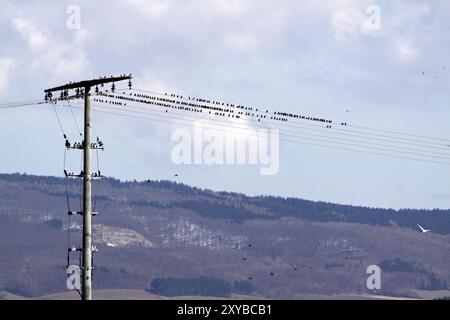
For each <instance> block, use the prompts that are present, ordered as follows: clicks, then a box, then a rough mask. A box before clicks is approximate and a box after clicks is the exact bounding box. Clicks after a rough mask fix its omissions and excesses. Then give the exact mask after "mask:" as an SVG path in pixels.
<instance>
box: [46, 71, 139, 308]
mask: <svg viewBox="0 0 450 320" xmlns="http://www.w3.org/2000/svg"><path fill="white" fill-rule="evenodd" d="M131 78H132V77H131V75H129V76H126V75H122V76H119V77H109V78H107V77H104V78H99V79H92V80H85V81H80V82H76V83H68V84H65V85H62V86H58V87H54V88H50V89H46V90H44V92H45V94H46V96H45V98H46V101H48V100H52V92H55V91H61V98H60V100H65V99H77V98H81V97H83V96H84V139H83V142H82V143H81V144H78V146H75V145H74V147H71V146H70V144H69V145H67V144H66V146H67V147H68V148H75V149H82V150H83V153H84V157H83V159H84V164H83V165H84V166H83V172H81V173H80V174H79V175H73V174H67V173H66V176H76V177H80V178H83V210H82V212H79V214H81V215H82V216H83V243H82V247H81V248H80V249H79V250H78V251H81V252H82V259H81V266H80V267H81V271H82V272H81V299H82V300H91V299H92V269H93V266H92V261H93V259H92V252H93V246H92V215H93V212H92V197H91V194H92V178H100V177H101V174H100V172H98V173H94V174H92V173H91V150H92V149H100V148H101V149H103V146H102V145H100V146H99V145H97V144H96V143H91V125H92V124H91V102H90V92H91V88H92V87H94V86H95V87H96V92H98V85H101V86H103V85H104V84H105V83H109V82H112V83H113V88H114V87H115V85H114V83H115V82H118V81H123V80H129V84H128V85H129V86H130V87H131ZM73 89H75V90H76V94H75V95H70V94H69V90H73ZM113 91H114V89H113ZM54 100H55V101H57V100H58V99H54ZM69 214H72V212H69ZM69 228H70V226H69ZM69 250H70V249H69Z"/></svg>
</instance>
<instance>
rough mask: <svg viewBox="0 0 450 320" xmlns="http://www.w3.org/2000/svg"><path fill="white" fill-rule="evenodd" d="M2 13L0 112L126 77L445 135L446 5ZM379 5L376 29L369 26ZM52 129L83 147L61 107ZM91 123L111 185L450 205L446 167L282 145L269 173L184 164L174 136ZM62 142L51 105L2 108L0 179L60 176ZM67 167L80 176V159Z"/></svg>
mask: <svg viewBox="0 0 450 320" xmlns="http://www.w3.org/2000/svg"><path fill="white" fill-rule="evenodd" d="M0 5H1V8H0V39H1V42H2V45H1V47H0V103H6V102H13V101H23V100H28V99H36V98H42V97H43V90H44V89H45V88H47V87H51V86H55V85H59V84H62V83H66V82H68V81H75V80H82V79H88V78H90V77H96V76H102V75H108V76H109V75H113V74H122V73H127V74H128V73H132V74H133V75H134V81H133V82H134V86H135V87H136V88H141V89H148V90H155V91H159V92H175V93H180V94H184V95H186V96H189V95H194V96H198V97H207V98H211V99H219V100H224V101H227V102H232V103H236V104H246V105H251V106H256V107H260V108H271V109H277V110H287V111H292V112H297V113H302V114H311V115H318V116H323V117H326V118H331V119H338V120H339V121H346V122H348V123H349V124H354V125H358V126H366V127H372V128H380V129H386V130H398V131H405V132H411V133H414V134H421V135H427V136H435V137H443V138H450V129H449V119H450V108H449V100H450V95H449V90H448V89H449V84H450V61H449V60H450V32H449V30H450V2H449V1H446V0H442V1H412V0H411V1H375V0H372V1H365V0H354V1H352V0H341V1H339V0H335V1H331V0H322V1H313V0H310V1H308V0H304V1H294V0H292V1H288V0H286V1H268V0H267V1H266V0H247V1H245V0H241V1H238V0H214V1H213V0H211V1H200V0H199V1H195V0H189V1H181V0H178V1H175V0H174V1H163V0H159V1H157V0H154V1H144V0H122V1H119V0H115V1H95V2H94V1H2V0H0ZM70 5H76V6H78V8H80V10H81V11H80V13H81V15H80V17H81V20H80V28H79V29H71V28H68V27H67V22H68V19H71V17H73V16H72V15H71V14H70V13H69V14H68V13H67V9H68V8H70V7H69V6H70ZM373 5H375V6H376V7H375V8H379V9H380V11H379V12H380V18H381V19H380V20H379V23H380V25H379V26H380V28H374V29H371V28H367V24H366V21H367V19H368V17H369V16H370V14H368V12H367V10H368V8H373ZM370 6H372V7H370ZM70 21H72V20H70ZM70 21H69V22H70ZM346 109H350V110H351V112H346ZM76 116H77V117H78V119H79V121H81V113H79V111H76ZM61 118H62V122H63V125H64V127H65V130H66V131H67V132H68V133H69V135H70V136H71V137H72V140H76V127H75V125H74V123H73V120H72V118H71V115H70V114H69V113H68V112H63V111H61ZM94 121H95V126H94V127H95V135H99V136H101V138H102V139H103V140H104V141H105V144H106V151H105V152H103V153H102V154H101V156H100V163H101V169H102V171H103V172H104V173H105V174H106V175H108V176H113V177H116V178H120V179H138V180H141V179H169V180H174V179H176V180H177V181H180V182H183V183H187V184H190V185H195V186H199V187H202V188H211V189H214V190H226V191H235V192H243V193H246V194H250V195H258V194H271V195H282V196H295V197H301V198H305V199H311V200H321V201H329V202H338V203H345V204H356V205H367V206H377V207H393V208H404V207H413V208H448V207H449V206H450V166H442V165H436V164H428V163H421V162H414V161H408V160H401V159H392V158H384V157H378V156H373V155H364V154H358V153H353V152H345V151H338V150H332V149H321V148H318V147H313V146H306V145H300V144H292V143H283V142H281V145H280V170H279V173H278V174H276V175H273V176H261V175H260V170H259V167H258V166H251V165H249V166H238V165H235V166H230V165H229V166H219V165H213V166H206V165H190V166H187V165H182V166H177V165H175V164H173V163H172V161H171V157H170V152H171V150H172V148H173V146H174V143H173V142H172V141H171V139H170V138H171V133H172V132H173V130H174V126H170V125H165V124H162V123H160V124H158V123H155V122H149V121H141V120H132V119H125V118H117V117H114V116H112V115H99V114H95V115H94ZM63 143H64V141H63V139H62V137H61V133H60V130H59V127H58V123H57V121H56V117H55V114H54V112H53V110H52V109H51V108H49V107H45V106H39V107H29V108H24V109H10V110H0V150H1V151H0V154H1V157H0V172H25V173H30V174H41V175H42V174H43V175H56V176H61V175H62V169H63V154H64V145H63ZM69 158H70V159H69V162H70V163H71V164H73V165H74V166H75V167H74V168H73V170H76V169H77V168H76V167H77V165H75V163H77V164H78V167H79V155H78V154H75V153H71V154H70V155H69ZM174 174H178V175H179V176H178V177H174Z"/></svg>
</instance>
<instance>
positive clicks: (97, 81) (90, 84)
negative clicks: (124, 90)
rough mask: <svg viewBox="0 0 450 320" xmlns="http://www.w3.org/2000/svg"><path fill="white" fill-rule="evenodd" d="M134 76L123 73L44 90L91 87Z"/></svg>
mask: <svg viewBox="0 0 450 320" xmlns="http://www.w3.org/2000/svg"><path fill="white" fill-rule="evenodd" d="M132 78H133V77H132V76H131V74H130V75H128V76H125V75H123V76H119V77H104V78H99V79H92V80H83V81H79V82H72V83H67V84H65V85H62V86H58V87H54V88H49V89H45V90H44V92H45V93H48V92H54V91H61V90H69V89H77V88H89V87H93V86H97V85H101V84H104V83H109V82H118V81H123V80H131V79H132Z"/></svg>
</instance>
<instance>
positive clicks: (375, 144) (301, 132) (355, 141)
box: [103, 102, 450, 156]
mask: <svg viewBox="0 0 450 320" xmlns="http://www.w3.org/2000/svg"><path fill="white" fill-rule="evenodd" d="M103 103H105V104H106V102H103ZM108 108H112V109H116V110H120V111H124V112H125V111H127V110H128V111H130V110H129V109H130V108H138V109H139V110H144V109H145V110H146V112H142V111H132V112H135V113H140V114H150V115H154V113H152V112H158V113H163V114H165V115H167V116H169V115H170V117H172V118H174V117H173V115H172V112H171V113H167V112H164V111H161V110H152V111H147V110H148V108H142V109H140V108H139V107H135V106H132V105H127V106H126V109H122V108H115V107H114V106H108ZM174 111H175V113H176V112H177V111H178V110H174ZM177 115H178V116H181V117H186V116H184V115H181V114H178V113H177ZM206 117H208V115H206ZM187 119H189V120H194V121H195V120H198V119H204V120H207V121H215V122H221V123H226V124H227V125H228V126H229V127H236V126H231V125H229V122H228V121H221V120H218V119H212V118H204V117H203V118H201V114H197V119H196V118H187ZM240 120H241V119H233V121H240ZM245 121H251V122H254V127H256V128H263V129H273V128H272V127H263V126H262V123H261V122H257V121H255V120H253V119H250V120H245ZM264 125H265V123H264ZM236 128H242V127H236ZM247 128H248V126H247V127H244V128H243V129H247ZM301 129H303V128H301ZM283 131H286V132H291V133H294V134H299V133H300V134H303V135H308V136H313V137H320V138H330V137H329V136H326V135H319V134H311V133H306V132H303V131H301V130H299V129H297V130H295V131H293V130H285V129H283ZM315 131H319V130H315ZM325 131H326V129H325ZM325 131H323V132H325ZM320 132H322V131H320ZM327 133H328V132H327ZM283 134H284V133H283ZM284 135H286V136H292V137H296V136H293V135H289V134H284ZM352 136H354V135H352ZM357 137H360V138H363V139H368V138H367V137H365V136H357ZM338 139H339V141H345V142H352V143H365V144H369V145H373V146H382V147H386V146H388V147H391V146H390V145H387V144H380V143H373V142H367V141H359V140H351V139H344V138H338ZM369 139H371V140H373V139H376V138H369ZM376 140H378V141H386V139H376ZM387 141H389V142H393V143H397V144H399V143H402V144H408V145H415V146H422V147H426V148H432V149H438V150H446V151H450V149H449V148H448V147H447V148H437V147H431V146H427V145H421V144H412V143H408V142H399V141H395V140H387ZM395 147H396V148H398V149H402V150H409V151H418V152H427V153H429V154H436V155H445V156H447V155H448V156H450V154H446V153H440V152H433V151H428V150H419V149H414V148H406V147H400V146H395Z"/></svg>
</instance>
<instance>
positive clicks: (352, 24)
mask: <svg viewBox="0 0 450 320" xmlns="http://www.w3.org/2000/svg"><path fill="white" fill-rule="evenodd" d="M330 26H331V30H332V32H333V34H334V38H335V40H336V42H337V43H339V44H346V43H352V42H356V41H358V40H360V39H361V38H363V37H365V36H369V35H372V34H376V33H377V32H376V29H372V28H370V27H369V24H368V16H367V15H366V12H364V11H359V10H356V9H353V8H349V9H343V10H338V11H336V12H335V13H333V15H332V17H331V22H330Z"/></svg>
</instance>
